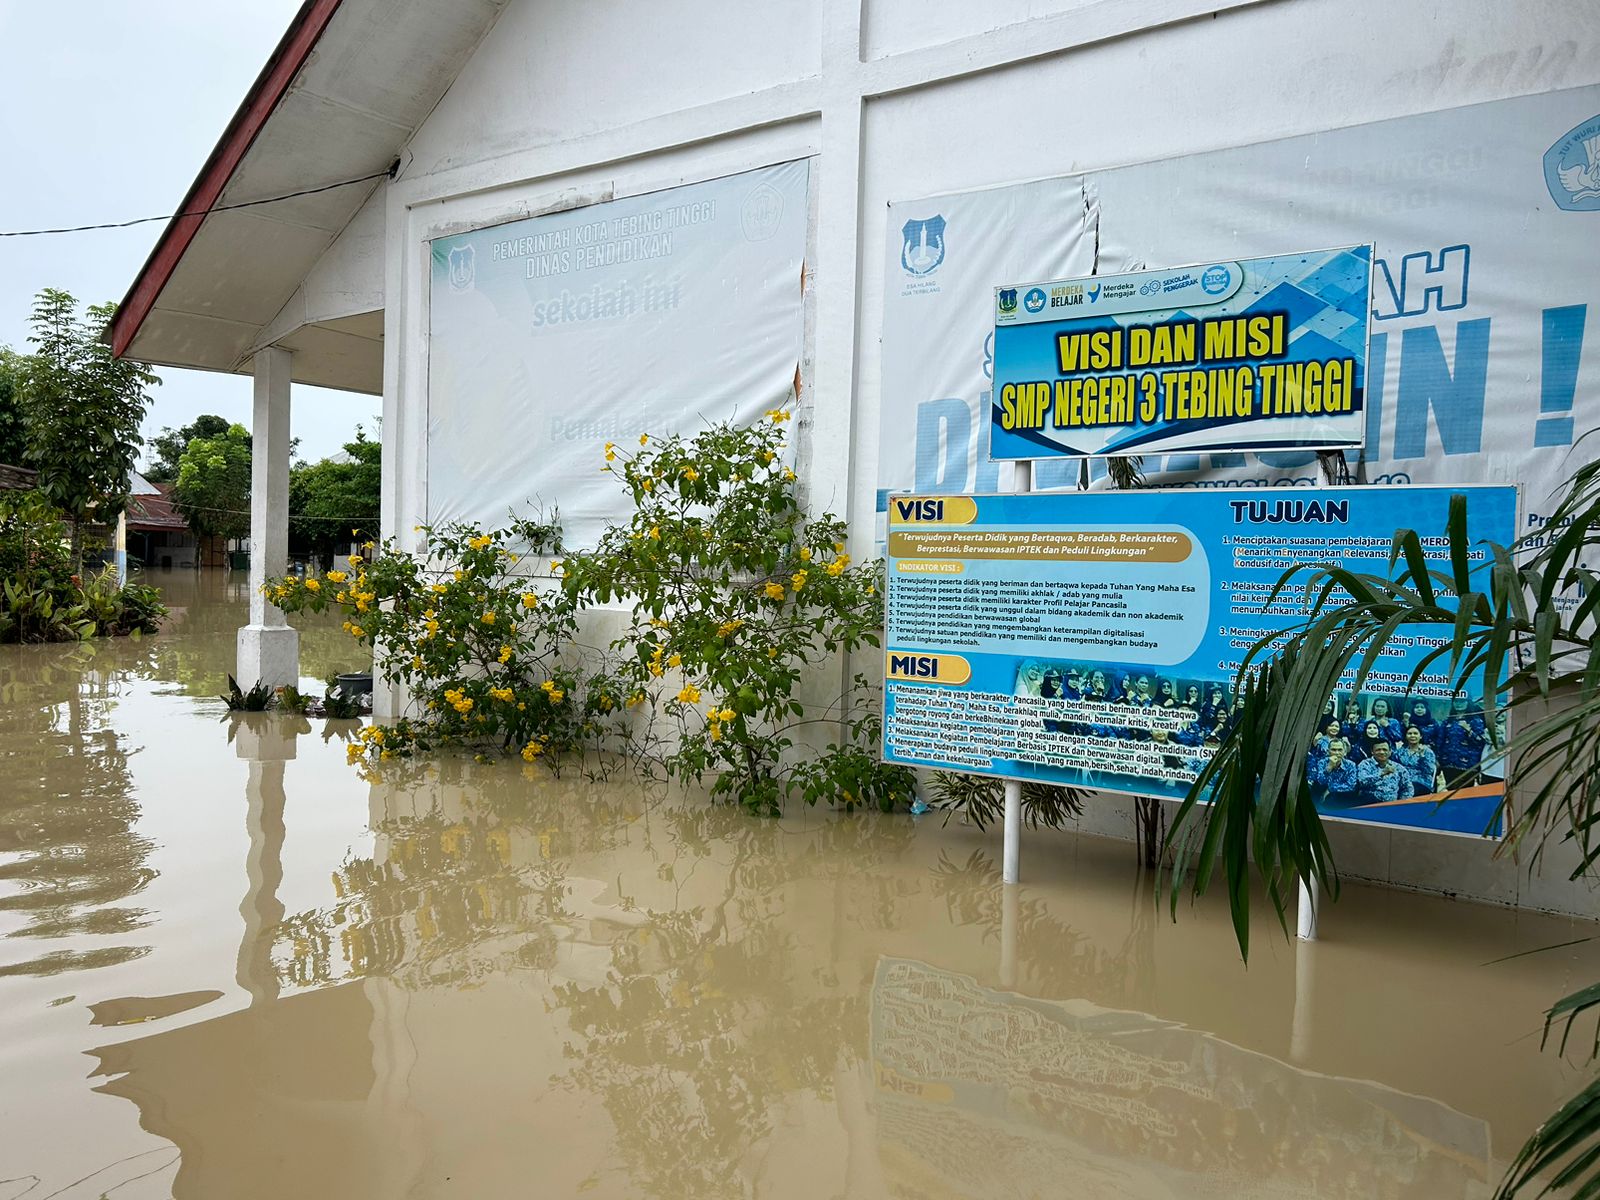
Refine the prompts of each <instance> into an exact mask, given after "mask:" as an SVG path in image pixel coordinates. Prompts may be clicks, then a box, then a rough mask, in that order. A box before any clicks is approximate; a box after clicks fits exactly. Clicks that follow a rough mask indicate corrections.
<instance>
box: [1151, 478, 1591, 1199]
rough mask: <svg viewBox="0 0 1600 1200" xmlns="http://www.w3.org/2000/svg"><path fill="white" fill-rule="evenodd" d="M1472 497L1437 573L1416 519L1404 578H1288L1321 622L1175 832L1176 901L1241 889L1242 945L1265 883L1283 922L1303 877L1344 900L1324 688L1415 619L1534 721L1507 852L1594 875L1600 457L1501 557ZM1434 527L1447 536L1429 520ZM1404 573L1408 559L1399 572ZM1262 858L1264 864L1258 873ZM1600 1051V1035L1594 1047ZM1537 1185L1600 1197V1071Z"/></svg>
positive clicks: (1575, 1010) (1559, 1010)
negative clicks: (1319, 740) (1478, 529)
mask: <svg viewBox="0 0 1600 1200" xmlns="http://www.w3.org/2000/svg"><path fill="white" fill-rule="evenodd" d="M1466 504H1467V500H1466V497H1465V496H1460V495H1458V496H1455V497H1453V498H1452V501H1451V507H1450V516H1449V520H1448V528H1447V529H1446V530H1445V531H1444V533H1445V538H1444V542H1445V546H1446V552H1445V553H1444V554H1443V555H1441V556H1440V557H1439V559H1438V562H1439V563H1440V569H1435V567H1434V566H1433V564H1432V562H1431V561H1430V559H1429V557H1428V555H1427V554H1425V552H1424V547H1423V542H1422V540H1421V538H1420V537H1419V536H1418V534H1417V532H1416V531H1413V530H1400V531H1398V532H1396V534H1395V536H1394V542H1393V547H1392V550H1391V552H1390V562H1389V569H1390V572H1391V575H1392V578H1390V577H1385V576H1380V575H1369V574H1358V573H1355V572H1351V571H1347V570H1344V569H1342V568H1329V567H1321V568H1296V569H1295V570H1292V571H1289V572H1287V573H1286V574H1285V575H1284V576H1283V578H1282V579H1281V580H1280V581H1279V584H1278V590H1277V591H1275V592H1274V593H1273V594H1272V596H1270V597H1269V598H1268V600H1267V601H1266V603H1267V604H1271V603H1272V602H1273V601H1274V600H1276V599H1277V597H1278V595H1279V593H1281V592H1282V591H1284V590H1285V589H1287V588H1289V587H1290V586H1291V584H1293V582H1294V580H1295V578H1296V577H1297V576H1302V577H1304V579H1305V588H1304V592H1303V598H1304V601H1305V604H1306V609H1307V618H1306V621H1305V622H1304V624H1303V625H1301V626H1300V627H1298V628H1297V629H1295V630H1293V631H1291V633H1290V634H1289V635H1288V636H1287V637H1286V638H1281V637H1272V638H1265V639H1263V640H1262V641H1260V642H1258V643H1256V645H1255V646H1254V647H1253V648H1252V649H1251V651H1250V652H1249V654H1248V655H1247V656H1246V658H1245V661H1244V664H1243V667H1242V669H1241V674H1240V678H1239V681H1238V686H1237V692H1238V694H1239V695H1240V696H1242V697H1243V701H1244V703H1243V708H1242V712H1241V714H1240V719H1239V720H1238V721H1237V723H1236V724H1235V725H1234V726H1233V727H1232V728H1231V729H1230V731H1229V732H1228V734H1227V736H1226V737H1225V738H1224V739H1223V741H1222V743H1221V745H1220V746H1219V748H1218V750H1217V752H1216V755H1215V756H1214V757H1213V758H1212V759H1211V761H1210V762H1209V763H1208V764H1207V766H1206V768H1205V770H1204V771H1203V772H1202V773H1201V775H1200V777H1199V778H1198V779H1197V780H1196V781H1195V784H1194V786H1193V787H1192V788H1191V790H1190V792H1189V795H1188V797H1187V798H1186V799H1185V800H1184V802H1183V805H1182V807H1181V808H1180V810H1179V812H1178V814H1177V817H1176V819H1175V820H1174V823H1173V827H1172V831H1171V833H1170V834H1169V835H1168V839H1167V844H1168V846H1169V847H1170V848H1171V849H1172V850H1174V851H1175V854H1174V858H1173V865H1172V867H1171V876H1170V886H1171V901H1172V904H1173V907H1174V911H1176V906H1177V902H1178V899H1179V897H1180V896H1181V894H1182V893H1183V892H1184V891H1185V890H1187V891H1190V892H1192V893H1193V894H1194V895H1196V896H1198V895H1199V894H1201V893H1203V892H1204V891H1205V890H1206V889H1207V888H1208V887H1209V885H1210V884H1211V883H1212V882H1213V880H1215V879H1217V878H1218V877H1220V878H1221V879H1222V880H1223V882H1224V883H1225V884H1226V887H1227V890H1228V894H1229V901H1230V906H1231V909H1232V914H1233V923H1234V929H1235V932H1236V935H1237V937H1238V942H1239V947H1240V950H1241V952H1243V953H1244V954H1245V955H1246V956H1248V953H1249V945H1250V943H1249V936H1250V907H1249V882H1250V877H1251V872H1252V869H1253V870H1255V871H1256V872H1258V873H1259V874H1260V876H1261V878H1262V879H1263V881H1264V882H1265V885H1266V892H1267V896H1268V898H1269V900H1270V901H1271V902H1272V905H1273V907H1274V909H1275V911H1276V913H1277V916H1278V920H1279V922H1280V924H1281V925H1282V926H1283V927H1284V928H1285V930H1287V911H1288V907H1289V905H1290V903H1291V902H1292V897H1293V896H1294V895H1295V894H1296V892H1297V890H1298V885H1299V884H1300V883H1304V884H1306V885H1307V886H1309V887H1312V888H1319V887H1320V888H1322V889H1324V890H1326V891H1327V892H1328V893H1329V894H1330V895H1331V896H1333V897H1337V895H1338V887H1339V881H1338V876H1337V873H1336V871H1335V868H1334V864H1333V857H1332V852H1331V848H1330V846H1329V843H1328V838H1327V834H1326V832H1325V831H1324V829H1323V825H1322V818H1321V817H1320V815H1319V814H1318V812H1317V809H1316V806H1315V804H1314V802H1313V799H1312V796H1311V793H1310V789H1309V786H1308V784H1307V782H1306V774H1305V771H1304V770H1303V769H1302V766H1301V761H1302V758H1303V755H1304V749H1305V746H1306V744H1307V743H1308V742H1309V741H1310V739H1311V736H1312V733H1313V728H1314V725H1315V723H1316V721H1317V719H1318V714H1319V711H1320V703H1319V701H1318V698H1320V697H1323V696H1326V695H1328V694H1329V693H1330V692H1331V691H1332V690H1333V688H1334V687H1335V686H1336V685H1337V684H1338V682H1339V680H1340V679H1341V677H1342V676H1343V675H1344V674H1345V672H1346V671H1347V670H1349V671H1351V672H1352V673H1353V674H1354V676H1355V686H1354V689H1353V690H1355V691H1359V690H1360V689H1361V684H1362V681H1363V680H1364V679H1365V677H1366V674H1367V672H1368V670H1369V668H1371V667H1372V666H1373V664H1374V662H1375V661H1376V660H1377V655H1378V653H1379V652H1380V651H1381V650H1382V648H1383V646H1384V645H1385V643H1387V641H1388V640H1389V638H1390V636H1391V635H1392V634H1393V633H1394V632H1395V631H1396V630H1397V629H1399V628H1400V627H1401V626H1405V625H1418V624H1428V625H1434V626H1436V627H1437V629H1436V630H1435V636H1436V638H1437V639H1438V642H1439V645H1438V648H1437V649H1435V650H1434V651H1433V652H1431V653H1430V654H1429V655H1427V656H1426V657H1424V658H1423V659H1422V660H1421V662H1419V663H1418V664H1417V666H1416V668H1415V670H1414V673H1413V676H1412V679H1411V684H1412V685H1415V684H1416V682H1417V680H1418V679H1419V678H1420V676H1421V675H1422V673H1423V672H1424V671H1425V670H1428V669H1429V668H1430V667H1431V668H1433V669H1438V667H1437V666H1436V665H1435V664H1442V665H1445V666H1447V667H1448V672H1449V675H1450V677H1451V681H1452V684H1453V685H1454V686H1455V687H1456V688H1457V689H1459V690H1463V691H1466V690H1468V689H1469V687H1470V690H1471V691H1473V692H1478V691H1480V690H1481V694H1482V696H1483V697H1484V707H1485V715H1486V718H1487V722H1486V723H1487V725H1488V727H1489V728H1490V729H1493V728H1494V726H1495V723H1494V713H1495V710H1496V708H1500V709H1502V710H1509V711H1510V712H1511V714H1512V716H1513V718H1514V721H1515V724H1516V726H1517V728H1518V730H1519V732H1517V733H1516V735H1515V736H1514V737H1513V738H1511V739H1510V740H1509V742H1507V743H1505V744H1503V745H1501V746H1500V747H1498V752H1499V753H1500V754H1501V755H1503V757H1504V758H1505V761H1506V762H1507V764H1508V766H1509V770H1508V777H1507V782H1508V787H1507V790H1506V797H1505V800H1504V803H1503V808H1502V812H1501V816H1502V817H1503V819H1504V822H1505V828H1506V831H1507V832H1506V836H1505V841H1504V842H1503V844H1502V846H1501V847H1500V850H1499V853H1502V854H1509V853H1515V852H1517V851H1519V850H1522V849H1527V850H1529V851H1530V854H1529V855H1528V859H1529V863H1530V867H1531V866H1532V865H1534V864H1537V863H1538V861H1539V860H1540V858H1541V853H1542V851H1543V849H1544V847H1545V846H1546V844H1547V843H1548V842H1549V840H1550V839H1551V838H1553V837H1554V838H1558V839H1560V840H1562V841H1567V842H1570V843H1572V844H1573V845H1574V846H1575V847H1576V848H1577V851H1578V857H1579V861H1578V865H1577V866H1576V867H1575V868H1573V871H1572V873H1571V878H1573V879H1579V878H1584V877H1593V875H1594V874H1595V868H1596V865H1597V863H1600V625H1597V623H1596V616H1597V615H1600V575H1597V574H1596V573H1595V572H1594V571H1592V570H1591V569H1590V568H1589V567H1588V566H1587V565H1586V563H1587V562H1588V561H1589V560H1591V559H1592V558H1594V557H1595V556H1596V555H1597V554H1600V463H1591V464H1589V465H1587V466H1585V467H1583V468H1582V469H1581V470H1579V471H1578V472H1577V473H1576V474H1575V475H1574V476H1573V477H1572V479H1571V480H1570V481H1569V484H1568V487H1567V492H1566V495H1565V497H1564V498H1563V499H1562V501H1561V503H1560V504H1559V505H1558V507H1557V509H1556V511H1555V513H1554V514H1552V516H1551V517H1550V519H1549V521H1548V522H1547V523H1546V525H1545V527H1544V529H1543V530H1541V531H1538V532H1537V533H1535V534H1532V535H1530V536H1528V537H1526V538H1524V539H1523V540H1521V541H1519V542H1518V543H1516V544H1514V545H1513V546H1510V547H1503V546H1497V545H1493V544H1489V545H1488V546H1487V554H1488V557H1489V562H1490V566H1489V568H1488V569H1487V570H1486V571H1484V572H1483V577H1482V578H1480V577H1478V576H1477V575H1476V574H1475V572H1474V570H1473V569H1472V564H1473V562H1474V561H1475V559H1476V557H1478V556H1480V555H1481V554H1482V551H1481V550H1480V549H1479V548H1478V547H1475V546H1473V545H1472V544H1470V543H1469V542H1468V538H1467V520H1466ZM1429 532H1430V533H1431V532H1433V531H1429ZM1397 568H1398V570H1397ZM1252 862H1253V863H1254V864H1255V865H1254V868H1252V865H1251V864H1252ZM1596 1009H1600V983H1596V984H1591V985H1590V986H1588V987H1585V988H1582V989H1580V990H1578V991H1576V992H1574V993H1573V994H1572V995H1570V996H1567V997H1566V998H1564V999H1562V1000H1560V1001H1558V1002H1557V1003H1555V1004H1554V1005H1553V1006H1552V1007H1551V1008H1550V1009H1549V1011H1548V1012H1547V1014H1546V1021H1545V1034H1546V1040H1548V1038H1549V1036H1550V1034H1551V1033H1552V1032H1553V1031H1554V1030H1555V1029H1556V1028H1557V1027H1559V1028H1561V1030H1562V1038H1561V1048H1562V1050H1563V1051H1565V1049H1566V1046H1567V1041H1568V1036H1569V1035H1570V1034H1571V1033H1572V1032H1573V1030H1574V1027H1575V1023H1576V1022H1577V1021H1578V1020H1579V1019H1580V1018H1583V1017H1585V1016H1587V1015H1591V1014H1593V1013H1594V1011H1595V1010H1596ZM1589 1050H1590V1058H1591V1061H1592V1060H1593V1058H1594V1055H1595V1053H1596V1052H1597V1051H1600V1031H1597V1035H1596V1037H1595V1039H1594V1041H1593V1042H1592V1043H1591V1044H1590V1045H1589ZM1535 1188H1537V1189H1538V1190H1537V1192H1536V1193H1535V1194H1537V1195H1545V1194H1548V1193H1549V1192H1551V1191H1553V1190H1563V1189H1570V1194H1572V1195H1575V1196H1581V1197H1589V1198H1593V1197H1600V1078H1596V1079H1594V1080H1592V1081H1591V1082H1590V1083H1589V1084H1588V1086H1587V1087H1585V1088H1583V1089H1582V1090H1581V1091H1580V1092H1579V1093H1578V1094H1577V1095H1576V1096H1575V1097H1574V1098H1573V1099H1572V1100H1571V1101H1569V1102H1568V1103H1567V1104H1566V1105H1565V1106H1564V1107H1563V1108H1562V1109H1561V1110H1560V1111H1558V1112H1557V1113H1555V1114H1554V1115H1553V1116H1551V1117H1550V1118H1549V1119H1548V1120H1546V1121H1545V1123H1544V1124H1543V1125H1541V1126H1540V1128H1539V1129H1538V1130H1537V1131H1536V1132H1535V1133H1534V1135H1533V1136H1532V1137H1531V1138H1530V1139H1529V1140H1528V1142H1527V1144H1526V1145H1524V1146H1523V1148H1522V1150H1521V1152H1520V1153H1519V1154H1518V1155H1517V1157H1516V1159H1515V1161H1514V1162H1513V1163H1512V1166H1511V1169H1510V1171H1509V1172H1508V1174H1507V1176H1506V1178H1505V1180H1504V1181H1503V1182H1502V1184H1501V1188H1500V1192H1499V1195H1500V1196H1501V1197H1511V1196H1515V1195H1521V1194H1525V1193H1528V1192H1529V1191H1530V1190H1531V1189H1535Z"/></svg>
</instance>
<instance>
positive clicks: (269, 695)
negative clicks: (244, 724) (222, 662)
mask: <svg viewBox="0 0 1600 1200" xmlns="http://www.w3.org/2000/svg"><path fill="white" fill-rule="evenodd" d="M276 698H277V692H276V689H274V688H273V686H272V685H271V684H270V683H264V682H259V681H258V682H256V683H254V684H251V685H250V687H249V689H248V690H245V689H241V688H240V687H239V681H238V680H237V679H235V678H234V677H233V676H232V675H229V676H228V690H227V692H225V693H224V694H223V696H222V697H221V699H222V702H223V703H224V704H226V705H227V706H228V711H229V712H266V711H267V709H269V708H271V707H272V705H273V701H274V700H275V699H276Z"/></svg>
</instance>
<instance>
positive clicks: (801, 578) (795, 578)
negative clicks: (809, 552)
mask: <svg viewBox="0 0 1600 1200" xmlns="http://www.w3.org/2000/svg"><path fill="white" fill-rule="evenodd" d="M789 582H790V583H791V584H792V585H793V586H794V590H795V591H797V592H798V591H799V590H800V589H801V588H803V587H805V585H806V573H805V572H804V571H796V572H795V573H794V574H793V575H791V576H790V577H789Z"/></svg>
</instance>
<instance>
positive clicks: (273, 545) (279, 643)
mask: <svg viewBox="0 0 1600 1200" xmlns="http://www.w3.org/2000/svg"><path fill="white" fill-rule="evenodd" d="M292 365H293V356H292V355H291V354H290V353H289V351H287V350H284V349H281V348H279V347H277V346H267V347H264V348H263V349H260V350H257V351H256V353H255V359H254V361H253V364H252V369H253V371H254V374H255V404H254V408H253V413H252V420H251V428H250V447H251V460H250V624H248V625H246V626H245V627H244V628H242V629H240V630H239V642H238V664H237V667H236V669H235V671H234V675H235V677H236V678H237V679H238V681H239V686H240V687H241V688H246V689H248V688H251V687H253V686H255V685H256V684H257V683H267V684H270V685H271V686H273V687H283V686H285V685H287V684H294V683H298V682H299V679H300V635H299V634H298V633H297V632H296V631H295V630H293V629H291V628H290V627H289V623H288V621H287V619H286V618H285V617H284V615H283V610H282V609H280V608H278V607H277V605H275V604H269V603H267V598H266V596H264V595H263V594H262V591H261V587H262V585H263V584H264V583H265V582H266V581H267V579H268V578H269V577H270V576H273V575H281V574H283V572H284V569H285V567H286V566H287V565H288V559H289V370H290V367H291V366H292Z"/></svg>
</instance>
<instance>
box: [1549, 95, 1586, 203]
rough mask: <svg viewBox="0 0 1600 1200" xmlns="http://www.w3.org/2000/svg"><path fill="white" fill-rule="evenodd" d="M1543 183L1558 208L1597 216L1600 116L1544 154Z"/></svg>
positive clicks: (1580, 127)
mask: <svg viewBox="0 0 1600 1200" xmlns="http://www.w3.org/2000/svg"><path fill="white" fill-rule="evenodd" d="M1544 182H1545V186H1547V187H1548V188H1549V189H1550V198H1551V199H1552V200H1554V201H1555V202H1556V207H1557V208H1564V209H1566V210H1567V211H1568V212H1600V115H1596V116H1593V117H1590V118H1589V119H1588V120H1587V121H1585V122H1583V123H1582V124H1581V125H1577V126H1574V127H1573V128H1572V129H1569V130H1568V131H1567V132H1566V133H1565V134H1563V135H1562V136H1561V137H1560V138H1558V139H1557V140H1556V144H1555V145H1553V146H1551V147H1550V149H1548V150H1546V151H1545V152H1544Z"/></svg>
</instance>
